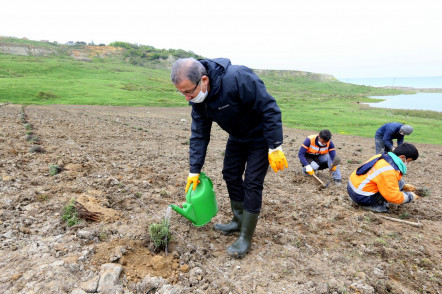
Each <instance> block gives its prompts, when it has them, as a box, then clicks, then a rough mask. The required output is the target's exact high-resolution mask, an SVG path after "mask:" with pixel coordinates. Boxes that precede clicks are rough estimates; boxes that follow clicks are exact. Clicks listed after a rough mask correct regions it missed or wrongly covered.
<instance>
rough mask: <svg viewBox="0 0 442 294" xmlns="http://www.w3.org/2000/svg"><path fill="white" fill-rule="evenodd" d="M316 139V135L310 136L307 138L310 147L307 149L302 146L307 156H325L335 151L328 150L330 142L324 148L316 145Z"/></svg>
mask: <svg viewBox="0 0 442 294" xmlns="http://www.w3.org/2000/svg"><path fill="white" fill-rule="evenodd" d="M316 137H318V135H310V136H308V137H307V138H309V139H310V146H308V147H307V146H305V145H304V144H302V147H304V148H305V149H307V153H308V154H312V155H321V154H326V153H328V152H330V151H332V150H335V149H330V150H329V149H328V148H329V146H330V141H328V142H327V145H325V146H318V145H316Z"/></svg>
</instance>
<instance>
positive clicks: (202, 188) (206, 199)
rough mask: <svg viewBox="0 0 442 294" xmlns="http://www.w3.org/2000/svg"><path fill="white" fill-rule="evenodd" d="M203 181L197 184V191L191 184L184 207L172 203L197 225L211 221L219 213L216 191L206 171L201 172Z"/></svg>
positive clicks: (176, 209)
mask: <svg viewBox="0 0 442 294" xmlns="http://www.w3.org/2000/svg"><path fill="white" fill-rule="evenodd" d="M199 180H200V181H201V183H199V184H198V186H196V189H195V191H194V190H193V189H192V187H193V184H191V185H190V187H189V190H187V194H186V203H183V208H181V207H178V206H176V205H173V204H171V205H170V207H172V209H173V210H175V211H176V212H178V213H179V214H181V215H182V216H184V217H185V218H187V219H188V220H190V221H191V222H192V223H193V224H194V225H195V226H196V227H201V226H204V225H205V224H207V223H209V222H210V221H211V220H212V217H214V216H215V215H216V214H217V213H218V203H217V202H216V197H215V191H213V183H212V180H211V179H210V178H209V177H208V176H206V174H205V173H200V176H199Z"/></svg>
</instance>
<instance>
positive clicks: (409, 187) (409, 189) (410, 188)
mask: <svg viewBox="0 0 442 294" xmlns="http://www.w3.org/2000/svg"><path fill="white" fill-rule="evenodd" d="M402 191H405V192H414V191H416V188H415V187H414V186H413V185H410V184H405V185H404V187H403V188H402Z"/></svg>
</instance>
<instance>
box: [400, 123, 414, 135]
mask: <svg viewBox="0 0 442 294" xmlns="http://www.w3.org/2000/svg"><path fill="white" fill-rule="evenodd" d="M400 132H401V133H402V135H410V134H411V133H412V132H413V127H412V126H409V125H403V126H402V127H401V129H400Z"/></svg>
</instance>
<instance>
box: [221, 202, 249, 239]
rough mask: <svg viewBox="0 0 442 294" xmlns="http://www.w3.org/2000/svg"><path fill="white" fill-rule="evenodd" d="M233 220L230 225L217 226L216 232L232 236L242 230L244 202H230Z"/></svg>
mask: <svg viewBox="0 0 442 294" xmlns="http://www.w3.org/2000/svg"><path fill="white" fill-rule="evenodd" d="M230 207H231V209H232V212H233V218H232V220H231V221H230V223H228V224H225V225H223V224H215V230H218V231H221V233H223V234H224V235H230V234H233V233H234V232H239V230H241V216H242V211H243V210H242V202H236V201H230Z"/></svg>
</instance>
